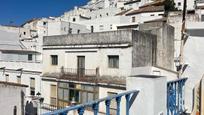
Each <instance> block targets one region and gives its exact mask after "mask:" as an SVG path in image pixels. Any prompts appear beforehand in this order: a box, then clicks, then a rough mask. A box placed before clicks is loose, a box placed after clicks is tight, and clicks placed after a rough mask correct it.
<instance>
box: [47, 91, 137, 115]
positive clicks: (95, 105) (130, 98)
mask: <svg viewBox="0 0 204 115" xmlns="http://www.w3.org/2000/svg"><path fill="white" fill-rule="evenodd" d="M138 93H139V91H137V90H133V91H128V92H124V93H120V94H117V95H114V96H109V97H106V98H102V99H99V100H96V101H92V102H89V103H85V104H80V105H76V106H71V107H68V108H64V109H59V110H56V111H53V112H48V113H45V114H43V115H59V114H62V115H67V114H68V113H69V112H72V111H74V110H77V111H78V115H84V112H85V109H86V108H89V107H91V108H92V111H93V113H94V115H97V114H98V113H99V105H100V104H101V103H105V105H106V115H110V104H111V101H113V100H115V101H116V104H117V109H116V115H120V111H121V108H120V103H121V98H122V97H125V99H126V108H122V109H126V115H129V109H130V107H131V105H132V104H133V102H134V100H135V98H136V97H137V94H138Z"/></svg>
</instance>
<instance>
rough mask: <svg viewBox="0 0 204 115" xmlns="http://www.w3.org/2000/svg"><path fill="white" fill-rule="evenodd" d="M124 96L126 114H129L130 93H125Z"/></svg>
mask: <svg viewBox="0 0 204 115" xmlns="http://www.w3.org/2000/svg"><path fill="white" fill-rule="evenodd" d="M125 98H126V115H129V109H130V94H127V95H125Z"/></svg>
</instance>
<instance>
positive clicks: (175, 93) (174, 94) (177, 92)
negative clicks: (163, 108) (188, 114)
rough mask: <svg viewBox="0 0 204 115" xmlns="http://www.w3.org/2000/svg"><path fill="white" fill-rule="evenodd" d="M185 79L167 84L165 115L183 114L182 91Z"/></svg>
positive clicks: (183, 100)
mask: <svg viewBox="0 0 204 115" xmlns="http://www.w3.org/2000/svg"><path fill="white" fill-rule="evenodd" d="M186 80H187V78H181V79H178V80H174V81H169V82H168V83H167V115H181V114H182V113H184V112H185V108H184V102H185V99H184V91H185V89H184V88H185V82H186Z"/></svg>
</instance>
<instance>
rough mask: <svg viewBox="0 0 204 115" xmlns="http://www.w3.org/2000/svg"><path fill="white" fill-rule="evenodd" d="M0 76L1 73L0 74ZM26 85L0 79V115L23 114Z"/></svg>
mask: <svg viewBox="0 0 204 115" xmlns="http://www.w3.org/2000/svg"><path fill="white" fill-rule="evenodd" d="M1 77H2V75H1ZM27 87H28V86H27V85H23V84H17V83H12V82H3V81H0V92H1V93H0V107H1V114H2V115H24V114H25V111H24V106H25V102H24V98H25V93H26V88H27Z"/></svg>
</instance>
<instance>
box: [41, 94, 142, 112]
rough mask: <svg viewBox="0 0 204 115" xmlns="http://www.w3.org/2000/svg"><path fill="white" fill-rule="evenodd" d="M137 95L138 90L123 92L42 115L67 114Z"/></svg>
mask: <svg viewBox="0 0 204 115" xmlns="http://www.w3.org/2000/svg"><path fill="white" fill-rule="evenodd" d="M138 93H139V91H138V90H132V91H127V92H123V93H120V94H117V95H113V96H108V97H105V98H102V99H98V100H96V101H91V102H88V103H85V104H79V105H76V106H70V107H68V108H64V109H59V110H56V111H53V112H48V113H45V114H43V115H53V114H59V113H63V112H69V111H72V110H78V109H80V108H85V107H91V106H93V105H94V104H99V103H101V102H106V101H111V100H112V99H117V98H121V97H122V96H127V95H131V94H135V95H137V94H138ZM130 100H131V99H130ZM130 100H129V101H130ZM128 103H129V102H128ZM130 105H131V104H130Z"/></svg>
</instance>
